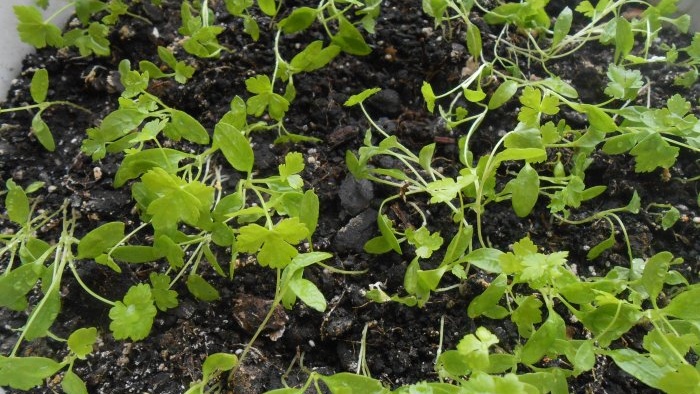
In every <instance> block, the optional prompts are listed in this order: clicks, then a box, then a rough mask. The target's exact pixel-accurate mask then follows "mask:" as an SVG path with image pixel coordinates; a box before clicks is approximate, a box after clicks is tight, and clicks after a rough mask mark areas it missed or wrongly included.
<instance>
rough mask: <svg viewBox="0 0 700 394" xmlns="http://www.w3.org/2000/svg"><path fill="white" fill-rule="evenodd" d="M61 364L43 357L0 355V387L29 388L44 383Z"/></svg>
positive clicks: (61, 366)
mask: <svg viewBox="0 0 700 394" xmlns="http://www.w3.org/2000/svg"><path fill="white" fill-rule="evenodd" d="M61 368H63V364H61V363H58V362H56V361H54V360H52V359H50V358H45V357H5V356H0V387H5V386H9V387H12V388H16V389H19V390H30V389H32V388H34V387H36V386H41V385H43V384H44V379H46V378H49V377H51V376H53V375H54V374H55V373H56V372H58V371H59V370H60V369H61Z"/></svg>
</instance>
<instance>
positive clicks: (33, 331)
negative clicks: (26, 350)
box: [24, 288, 61, 341]
mask: <svg viewBox="0 0 700 394" xmlns="http://www.w3.org/2000/svg"><path fill="white" fill-rule="evenodd" d="M60 311H61V295H60V294H59V292H58V288H55V289H54V290H52V291H51V292H50V293H49V294H45V295H44V300H43V302H42V303H40V304H38V305H37V306H36V308H34V310H33V311H32V314H31V316H30V318H29V321H28V322H31V324H30V325H29V326H25V328H24V330H25V331H24V334H25V338H26V339H27V340H28V341H31V340H33V339H36V338H41V337H45V336H46V335H48V332H49V328H51V326H52V325H53V322H54V321H55V320H56V318H57V317H58V313H59V312H60Z"/></svg>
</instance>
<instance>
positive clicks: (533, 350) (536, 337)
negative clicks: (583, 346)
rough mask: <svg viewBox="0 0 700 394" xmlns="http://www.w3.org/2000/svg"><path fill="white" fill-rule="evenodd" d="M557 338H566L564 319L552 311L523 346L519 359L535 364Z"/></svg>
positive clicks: (547, 351)
mask: <svg viewBox="0 0 700 394" xmlns="http://www.w3.org/2000/svg"><path fill="white" fill-rule="evenodd" d="M557 339H566V325H565V323H564V320H563V319H562V318H561V317H560V316H559V315H558V314H556V313H554V312H553V311H550V313H549V317H548V318H547V320H545V322H544V323H542V325H541V326H540V328H538V329H537V331H535V332H534V333H533V334H532V335H531V336H530V339H528V341H527V342H526V343H525V346H523V350H522V352H521V354H520V360H521V361H522V362H523V363H524V364H527V365H532V364H535V363H536V362H538V361H540V360H541V359H542V357H544V356H545V355H546V354H548V353H549V352H550V351H551V348H552V346H553V345H554V343H555V341H556V340H557Z"/></svg>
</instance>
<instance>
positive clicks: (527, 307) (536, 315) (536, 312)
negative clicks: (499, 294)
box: [510, 295, 542, 338]
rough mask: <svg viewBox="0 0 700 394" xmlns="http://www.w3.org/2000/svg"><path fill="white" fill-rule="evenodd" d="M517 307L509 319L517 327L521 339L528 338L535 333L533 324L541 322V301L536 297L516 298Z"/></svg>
mask: <svg viewBox="0 0 700 394" xmlns="http://www.w3.org/2000/svg"><path fill="white" fill-rule="evenodd" d="M516 302H517V303H518V307H517V308H516V309H515V310H514V311H513V313H512V314H511V316H510V319H511V320H512V321H513V323H515V325H516V326H518V334H519V335H520V336H521V337H523V338H530V336H532V333H533V332H535V324H538V323H540V322H542V310H541V309H540V308H542V301H540V300H539V299H538V298H537V297H536V296H534V295H529V296H527V297H522V296H521V297H518V299H517V300H516Z"/></svg>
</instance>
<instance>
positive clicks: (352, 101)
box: [343, 88, 382, 107]
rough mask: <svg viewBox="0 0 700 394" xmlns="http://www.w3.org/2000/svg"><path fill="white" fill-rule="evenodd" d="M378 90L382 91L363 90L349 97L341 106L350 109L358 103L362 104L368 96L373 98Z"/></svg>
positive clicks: (375, 89) (373, 89)
mask: <svg viewBox="0 0 700 394" xmlns="http://www.w3.org/2000/svg"><path fill="white" fill-rule="evenodd" d="M380 90H382V89H381V88H372V89H365V90H363V91H362V92H360V93H358V94H354V95H352V96H350V97H349V98H348V99H347V100H346V101H345V103H344V104H343V105H344V106H346V107H352V106H355V105H357V104H360V103H362V102H364V101H365V100H367V99H368V98H369V97H370V96H373V95H375V94H376V93H378V92H379V91H380Z"/></svg>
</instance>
